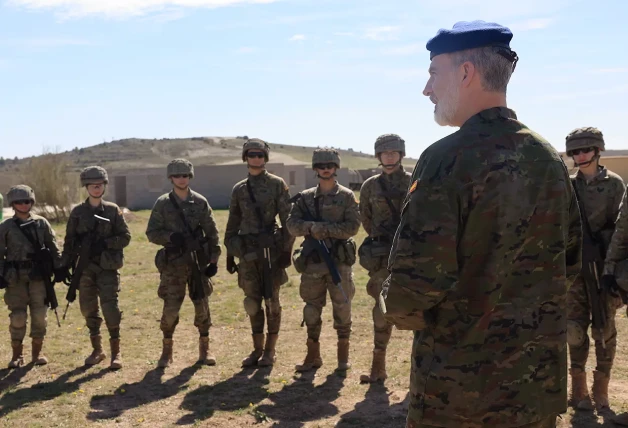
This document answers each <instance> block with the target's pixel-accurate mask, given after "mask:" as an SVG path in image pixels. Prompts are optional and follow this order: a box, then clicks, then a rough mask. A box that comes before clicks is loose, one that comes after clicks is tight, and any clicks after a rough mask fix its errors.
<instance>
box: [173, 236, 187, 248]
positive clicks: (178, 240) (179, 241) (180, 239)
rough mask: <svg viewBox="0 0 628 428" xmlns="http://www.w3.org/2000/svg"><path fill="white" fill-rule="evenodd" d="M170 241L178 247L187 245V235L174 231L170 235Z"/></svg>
mask: <svg viewBox="0 0 628 428" xmlns="http://www.w3.org/2000/svg"><path fill="white" fill-rule="evenodd" d="M170 243H171V244H172V245H174V246H175V247H177V248H183V247H184V246H185V236H183V233H181V232H174V233H172V234H171V235H170Z"/></svg>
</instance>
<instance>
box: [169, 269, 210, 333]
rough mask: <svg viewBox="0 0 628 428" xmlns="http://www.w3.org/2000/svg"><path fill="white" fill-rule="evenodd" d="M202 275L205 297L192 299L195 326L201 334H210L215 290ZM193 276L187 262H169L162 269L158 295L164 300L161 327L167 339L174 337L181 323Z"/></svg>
mask: <svg viewBox="0 0 628 428" xmlns="http://www.w3.org/2000/svg"><path fill="white" fill-rule="evenodd" d="M201 277H202V278H203V289H204V290H205V297H204V298H203V299H200V300H193V301H192V303H193V304H194V326H195V327H196V328H197V329H198V332H199V334H200V335H201V336H209V327H211V325H212V321H211V314H210V312H209V296H211V294H212V292H213V285H212V283H211V281H210V280H209V278H207V277H206V276H205V275H201ZM191 278H192V271H191V269H190V268H189V267H188V266H187V265H185V264H182V265H172V264H169V265H166V267H164V269H163V270H162V271H161V280H160V282H159V289H158V290H157V295H158V296H159V298H161V299H162V300H163V301H164V307H163V311H162V315H161V323H160V327H161V331H162V332H163V335H164V338H165V339H172V336H173V335H174V330H175V328H176V327H177V324H179V311H180V310H181V305H182V304H183V300H184V299H185V293H186V290H187V287H188V283H189V282H190V280H191Z"/></svg>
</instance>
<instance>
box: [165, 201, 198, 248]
mask: <svg viewBox="0 0 628 428" xmlns="http://www.w3.org/2000/svg"><path fill="white" fill-rule="evenodd" d="M168 198H169V199H170V202H171V203H172V205H173V206H174V208H175V209H176V210H177V213H179V217H181V221H182V222H183V225H184V226H185V228H186V229H187V230H188V232H189V233H190V235H191V236H192V238H194V231H193V230H192V227H191V226H190V223H188V221H187V219H186V218H185V214H183V210H182V209H181V207H180V206H179V204H178V203H177V200H176V198H175V196H174V193H173V192H170V194H169V195H168Z"/></svg>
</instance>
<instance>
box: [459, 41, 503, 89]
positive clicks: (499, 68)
mask: <svg viewBox="0 0 628 428" xmlns="http://www.w3.org/2000/svg"><path fill="white" fill-rule="evenodd" d="M451 57H452V62H453V64H454V67H458V66H460V65H462V64H463V63H464V62H467V61H469V62H471V63H472V64H473V65H474V66H475V68H477V69H478V71H479V72H480V76H481V82H482V87H483V88H484V90H486V91H491V92H503V93H506V87H507V86H508V82H509V81H510V76H512V72H513V67H512V63H511V62H510V61H508V60H507V59H506V58H504V57H503V56H502V55H500V54H499V53H497V51H496V50H495V49H494V48H493V47H490V46H487V47H482V48H475V49H466V50H463V51H458V52H454V53H452V54H451Z"/></svg>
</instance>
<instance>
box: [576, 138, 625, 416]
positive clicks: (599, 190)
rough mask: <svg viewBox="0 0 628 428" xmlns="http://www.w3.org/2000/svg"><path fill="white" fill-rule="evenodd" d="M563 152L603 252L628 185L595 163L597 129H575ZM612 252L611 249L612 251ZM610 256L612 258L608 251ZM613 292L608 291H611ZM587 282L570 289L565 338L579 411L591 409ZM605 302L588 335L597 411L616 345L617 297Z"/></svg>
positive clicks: (610, 280) (600, 141)
mask: <svg viewBox="0 0 628 428" xmlns="http://www.w3.org/2000/svg"><path fill="white" fill-rule="evenodd" d="M566 146H567V150H566V151H567V156H571V157H572V158H573V161H574V164H575V165H576V166H577V167H578V172H577V173H576V174H574V175H572V176H571V179H572V181H573V183H574V186H575V188H576V191H577V195H578V197H579V202H580V204H581V205H582V208H583V212H584V214H585V215H586V219H583V222H584V221H587V222H588V223H589V229H590V231H591V234H592V235H593V236H592V238H593V239H595V240H597V241H598V242H599V243H600V244H601V246H602V248H603V252H604V253H606V249H607V248H608V247H609V245H610V243H611V238H612V236H613V232H614V231H615V220H616V219H617V216H618V214H619V207H620V204H621V200H622V197H623V195H624V192H625V190H626V186H625V185H624V182H623V180H622V178H621V177H620V176H619V175H617V174H615V173H614V172H612V171H610V170H608V169H607V168H606V167H604V166H603V165H600V164H599V159H600V152H601V151H603V150H604V137H603V135H602V132H600V130H599V129H597V128H593V127H585V128H578V129H574V130H573V131H572V132H571V133H569V135H567V138H566ZM613 253H615V250H614V251H613ZM611 257H615V256H614V255H611ZM612 267H613V266H612V262H611V261H610V260H609V263H608V264H607V266H606V269H605V273H609V274H611V275H609V276H606V277H603V279H602V282H603V283H604V284H605V285H606V286H609V285H610V286H611V288H612V287H613V284H614V277H613V276H612V274H613V273H614V272H613V270H612ZM611 291H612V290H611ZM590 292H591V290H587V286H586V285H585V282H584V280H583V278H582V276H578V278H577V279H576V282H575V283H574V284H573V286H572V287H571V288H570V289H569V297H568V299H567V306H568V308H569V321H568V324H567V327H568V330H567V333H568V334H567V339H568V343H569V356H570V359H571V368H570V373H571V382H572V383H571V386H572V401H573V404H574V406H575V407H577V408H579V409H581V410H591V409H592V403H591V397H590V396H589V392H588V388H587V376H586V371H585V367H586V363H587V359H588V356H589V335H588V333H587V331H588V329H589V325H590V324H591V317H592V312H591V311H592V308H591V304H590V301H589V297H588V293H590ZM606 297H607V298H606V299H603V304H604V305H605V306H606V307H605V312H606V318H607V319H606V322H605V327H604V329H603V331H599V330H598V329H592V331H591V335H592V336H593V340H595V356H596V359H597V367H596V370H595V371H594V373H593V387H592V394H593V400H594V401H595V406H596V408H597V410H601V409H603V408H605V407H609V402H608V383H609V380H610V375H611V368H612V366H613V360H614V359H615V350H616V348H617V330H616V328H615V312H616V310H617V307H618V303H619V299H618V298H614V297H612V295H606Z"/></svg>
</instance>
